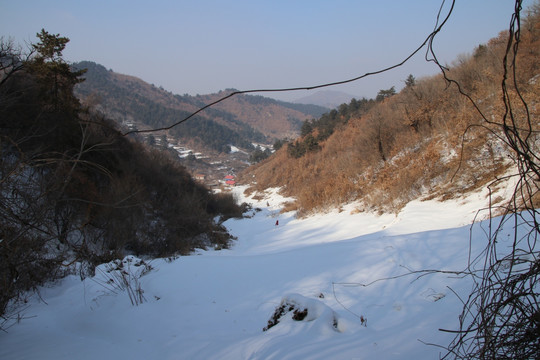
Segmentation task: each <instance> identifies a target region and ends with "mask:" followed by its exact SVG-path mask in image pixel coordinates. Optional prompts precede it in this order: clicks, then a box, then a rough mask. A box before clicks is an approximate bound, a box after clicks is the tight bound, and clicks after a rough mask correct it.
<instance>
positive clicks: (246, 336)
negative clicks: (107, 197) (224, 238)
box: [0, 188, 486, 360]
mask: <svg viewBox="0 0 540 360" xmlns="http://www.w3.org/2000/svg"><path fill="white" fill-rule="evenodd" d="M235 191H236V192H237V196H238V198H239V199H240V201H248V202H250V203H253V206H254V208H256V207H259V208H260V209H261V211H253V216H252V217H251V218H249V219H242V220H235V219H231V220H228V221H227V222H225V226H226V227H227V228H228V229H229V230H230V232H231V233H232V234H233V235H235V236H237V237H238V240H237V241H235V243H234V245H233V246H232V248H231V249H228V250H221V251H198V252H197V253H196V254H195V255H193V256H185V257H179V258H177V259H175V260H172V261H169V260H167V259H155V260H152V261H150V262H149V263H150V265H151V267H152V270H151V271H150V272H148V273H147V274H145V275H143V276H141V277H140V278H139V279H138V280H139V282H140V286H141V289H142V290H143V291H144V293H143V296H144V298H145V300H146V301H145V302H144V303H142V304H141V305H139V306H132V305H131V302H130V299H129V297H128V296H127V294H126V292H121V291H114V292H113V291H111V289H110V288H106V287H105V286H104V285H103V284H104V282H105V283H106V281H107V280H108V279H107V273H106V272H100V273H98V276H101V278H99V277H98V278H95V279H85V280H84V281H82V282H81V280H80V278H78V277H77V276H70V277H68V278H66V279H64V280H63V281H62V282H61V283H60V284H56V285H52V286H50V287H46V288H43V289H42V290H41V296H42V298H43V300H44V301H45V302H46V303H45V302H43V301H39V299H38V298H33V299H32V301H31V303H30V306H29V307H28V308H26V310H25V311H24V312H23V316H25V317H26V318H27V319H24V320H23V321H21V322H20V324H16V325H14V326H12V327H11V328H9V329H8V333H3V334H0V358H1V359H5V360H8V359H55V360H57V359H74V358H76V359H96V358H102V359H112V358H118V357H120V358H130V359H307V358H309V359H329V358H331V359H381V360H382V359H435V358H438V356H439V353H440V349H439V348H437V347H435V346H429V345H426V344H425V343H435V344H440V345H446V344H447V343H448V342H449V341H450V340H451V338H452V336H451V335H449V334H448V333H444V332H440V331H438V329H439V328H446V329H455V328H456V326H457V325H458V322H457V320H458V319H457V317H458V315H459V314H460V312H461V303H460V301H459V299H458V298H457V297H456V295H455V294H454V292H456V293H458V294H461V295H463V294H465V295H466V294H468V291H469V290H470V286H471V284H470V283H469V281H468V280H463V279H458V278H456V277H452V276H449V275H444V274H440V273H435V274H430V275H425V276H419V275H418V274H409V275H407V273H408V272H409V270H412V271H416V270H427V269H443V270H462V269H464V267H465V266H466V263H467V259H468V255H469V252H468V251H469V236H470V226H469V225H467V224H470V223H471V222H472V220H473V219H474V218H475V216H476V215H477V214H476V211H477V210H478V209H480V208H482V207H483V206H485V203H486V201H485V198H484V196H483V195H475V196H473V197H470V198H468V199H462V200H460V201H454V202H447V203H438V202H436V201H428V202H420V201H418V202H412V203H411V204H409V205H408V206H407V207H406V208H405V209H403V211H402V212H401V213H400V214H399V215H398V216H394V215H383V216H376V215H373V214H368V213H355V214H351V213H352V212H354V211H353V210H354V205H350V206H346V207H344V208H343V211H341V212H338V211H333V212H329V213H327V214H319V215H314V216H311V217H309V218H307V219H296V218H295V217H294V214H292V213H287V214H280V213H279V205H280V203H282V202H283V201H285V200H286V199H283V198H282V197H280V196H279V195H278V194H277V191H276V190H272V191H269V192H268V194H267V197H266V198H265V199H263V200H260V201H258V202H257V201H254V200H252V199H245V198H243V195H242V191H243V189H242V188H237V189H236V190H235ZM267 203H268V206H267ZM276 220H279V225H278V226H276V225H275V221H276ZM473 229H474V231H473V242H472V246H473V251H474V252H477V251H479V250H480V249H481V248H482V247H483V244H484V239H485V238H484V234H483V230H482V228H481V226H480V225H475V227H474V228H473ZM282 301H293V302H294V303H296V304H298V306H299V307H304V308H306V309H308V313H307V316H306V318H304V319H303V320H302V321H296V320H293V318H292V317H293V314H292V312H289V313H287V314H285V315H284V316H283V317H282V320H281V321H280V322H279V323H278V324H277V325H275V326H273V327H271V328H270V329H268V330H267V331H263V328H264V327H265V326H267V324H268V320H269V319H270V318H271V317H272V314H273V313H274V311H275V309H276V308H277V307H278V306H279V305H280V304H281V303H282ZM361 318H362V319H363V320H365V319H367V323H365V322H362V321H361ZM334 319H337V326H333V325H334Z"/></svg>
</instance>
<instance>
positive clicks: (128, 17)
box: [0, 0, 534, 99]
mask: <svg viewBox="0 0 540 360" xmlns="http://www.w3.org/2000/svg"><path fill="white" fill-rule="evenodd" d="M533 1H534V0H529V1H525V5H529V4H531V3H532V2H533ZM441 2H442V0H380V1H374V0H356V1H352V0H272V1H270V0H267V1H262V0H229V1H218V0H191V1H186V0H177V1H173V0H153V1H140V0H129V1H128V0H106V1H104V0H93V1H77V0H49V1H43V0H21V1H13V0H0V35H2V36H4V37H5V38H7V37H12V38H14V39H15V41H16V42H17V43H24V42H35V41H36V37H35V34H36V33H37V32H39V31H40V30H41V28H45V29H46V30H47V31H49V32H50V33H55V34H56V33H59V34H61V35H62V36H67V37H68V38H70V40H71V41H70V43H69V44H68V46H67V49H66V51H65V52H64V56H65V58H66V59H67V60H68V61H81V60H91V61H95V62H97V63H100V64H102V65H104V66H105V67H107V68H110V69H113V70H114V71H116V72H120V73H124V74H129V75H134V76H137V77H140V78H141V79H143V80H145V81H147V82H149V83H153V84H155V85H156V86H163V87H164V88H165V89H166V90H169V91H171V92H173V93H175V94H184V93H188V94H192V95H195V94H198V93H199V94H206V93H211V92H217V91H219V90H221V89H225V88H237V89H240V90H248V89H253V88H280V87H304V86H312V85H317V84H319V83H325V82H333V81H339V80H344V79H347V78H351V77H355V76H358V75H362V74H364V73H367V72H372V71H376V70H378V69H380V68H384V67H387V66H390V65H392V64H394V63H397V62H400V61H401V60H402V59H404V58H405V57H406V56H407V55H408V54H409V53H410V52H412V51H413V50H414V49H415V48H416V47H417V46H418V45H420V44H421V43H422V42H423V41H424V39H425V38H426V37H427V35H428V34H429V33H430V32H431V31H432V30H433V28H434V26H435V21H436V15H437V12H438V9H439V7H440V6H441ZM450 3H451V2H450V1H448V0H447V1H446V5H445V7H446V9H447V8H448V5H449V4H450ZM513 6H514V1H512V0H457V1H456V5H455V9H454V12H453V15H452V17H451V19H450V21H449V23H448V24H447V26H446V27H445V28H444V29H443V32H442V33H441V34H440V35H439V36H438V37H437V39H436V42H435V49H436V50H437V54H438V56H439V58H440V59H441V60H442V61H444V62H447V63H450V62H452V61H453V60H454V59H456V57H457V56H458V55H459V54H464V53H471V52H472V51H473V49H474V47H475V46H477V45H478V44H481V43H485V42H486V41H488V40H489V39H490V38H492V37H494V36H496V35H497V34H498V33H499V31H503V30H505V29H507V28H508V24H509V21H510V16H511V14H512V12H513ZM444 13H446V11H445V12H444ZM423 54H424V53H422V54H420V55H419V56H416V57H415V58H414V59H413V60H412V61H411V63H410V64H407V65H406V66H404V67H403V68H400V69H397V70H393V71H391V72H389V73H385V74H383V75H378V76H375V77H371V78H368V79H364V80H360V81H358V82H356V83H354V84H349V85H343V86H339V87H333V88H332V89H333V90H338V91H345V92H348V93H350V94H352V95H355V96H357V97H362V96H366V97H374V96H375V95H376V93H377V91H378V90H379V89H387V88H389V87H391V86H396V88H398V89H399V88H401V87H402V85H403V80H404V79H405V78H406V77H407V75H408V74H411V73H412V74H413V75H414V76H416V77H421V76H424V75H429V74H433V73H434V72H435V71H436V69H435V67H434V66H433V65H432V64H429V63H426V62H425V61H424V59H423ZM306 94H307V93H305V92H301V93H294V94H275V95H272V94H265V96H274V97H278V98H285V99H295V98H299V97H302V96H305V95H306Z"/></svg>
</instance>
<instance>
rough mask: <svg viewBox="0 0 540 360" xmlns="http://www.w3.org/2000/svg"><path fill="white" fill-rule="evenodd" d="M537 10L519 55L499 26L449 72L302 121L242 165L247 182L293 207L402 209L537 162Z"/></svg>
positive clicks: (539, 72)
mask: <svg viewBox="0 0 540 360" xmlns="http://www.w3.org/2000/svg"><path fill="white" fill-rule="evenodd" d="M535 9H536V10H537V11H532V12H531V14H530V15H529V16H528V18H527V19H526V20H525V21H524V25H523V26H522V27H521V32H520V36H521V37H520V41H521V43H520V45H519V52H518V53H517V56H515V58H514V55H513V54H509V53H508V52H507V49H510V47H508V31H503V32H501V33H500V34H499V35H498V36H497V37H495V38H493V39H491V40H490V41H489V42H488V43H486V44H481V45H479V46H477V47H476V48H475V49H471V52H472V53H471V54H470V55H462V56H460V57H459V58H458V59H457V60H456V61H454V62H453V63H451V64H450V65H448V66H447V67H448V69H447V70H446V76H447V78H446V79H445V78H444V77H443V75H437V76H433V77H428V78H422V79H415V77H414V76H413V75H411V76H409V78H407V79H406V81H405V84H406V86H405V88H404V89H403V90H402V91H400V92H399V93H396V92H395V90H394V88H391V89H389V90H381V91H380V92H379V95H378V96H377V99H373V100H366V99H363V100H360V101H357V100H354V99H353V101H351V103H350V104H343V105H342V106H340V107H339V108H338V109H335V110H332V111H331V112H330V113H328V114H325V115H324V116H323V117H321V118H320V119H318V120H316V121H310V122H306V123H305V124H304V125H303V127H302V136H301V137H300V138H298V139H296V140H294V141H291V142H289V143H288V144H285V145H284V146H282V148H281V149H280V150H279V151H277V152H276V153H275V154H274V155H272V156H271V157H270V158H268V159H266V160H265V161H263V162H261V163H259V164H257V165H255V166H253V167H251V168H250V169H248V172H247V173H246V174H245V175H246V176H245V177H244V179H245V181H246V182H247V181H252V179H255V180H256V185H255V186H254V189H257V190H263V189H266V188H269V187H281V188H282V189H283V192H284V195H287V196H293V197H295V198H296V199H297V202H296V203H295V204H291V208H294V207H296V208H298V209H300V210H302V211H304V212H307V211H311V210H321V209H325V208H334V207H336V206H339V205H340V204H343V203H345V202H349V201H353V200H360V201H362V202H363V203H364V205H365V209H370V210H373V209H375V210H379V211H399V209H401V207H403V206H404V205H405V204H407V203H408V202H409V201H411V200H413V199H418V198H425V197H442V198H448V197H453V196H459V195H460V194H464V193H466V192H468V191H471V190H477V189H481V188H484V187H486V186H488V185H489V184H491V189H495V188H496V185H498V182H497V181H496V179H498V178H503V177H504V176H505V175H507V174H508V173H507V172H508V171H511V170H512V169H513V167H514V166H515V163H516V162H517V161H518V160H519V159H521V158H522V157H523V158H527V157H530V158H534V159H538V157H537V154H538V153H539V151H540V149H539V148H538V144H539V143H540V142H539V140H540V139H539V138H538V134H539V130H540V129H539V128H538V126H539V125H538V124H539V123H540V122H539V117H540V113H539V112H540V106H538V105H539V104H538V101H539V99H540V60H539V59H540V11H538V9H539V8H538V6H537V7H536V8H535ZM494 35H495V34H494ZM515 48H516V49H517V47H515ZM505 60H506V63H505ZM505 64H506V72H505ZM514 70H515V72H514ZM449 79H451V80H452V81H449ZM504 79H506V81H505V83H504V86H501V84H503V80H504ZM458 85H459V87H458ZM460 91H461V92H462V93H460ZM464 94H466V95H464ZM516 146H520V147H522V148H523V149H522V150H516V149H515V148H516ZM516 152H518V153H519V154H522V155H520V156H521V157H517V158H516V156H515V153H516ZM523 154H525V155H523ZM498 200H501V199H498ZM535 201H536V200H535Z"/></svg>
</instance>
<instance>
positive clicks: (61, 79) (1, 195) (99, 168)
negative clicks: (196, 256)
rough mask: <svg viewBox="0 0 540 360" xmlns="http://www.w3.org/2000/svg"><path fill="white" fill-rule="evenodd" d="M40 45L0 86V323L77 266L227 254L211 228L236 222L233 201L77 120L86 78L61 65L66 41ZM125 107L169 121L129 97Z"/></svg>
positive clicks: (85, 117) (100, 123) (98, 125)
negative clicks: (224, 220)
mask: <svg viewBox="0 0 540 360" xmlns="http://www.w3.org/2000/svg"><path fill="white" fill-rule="evenodd" d="M38 37H39V38H40V40H41V42H40V43H38V44H37V45H35V49H36V50H37V53H36V54H35V55H34V56H33V57H30V58H29V59H27V60H25V61H24V63H23V66H21V68H20V70H19V71H18V72H17V73H16V74H13V75H11V76H10V78H9V79H7V80H6V81H3V82H2V83H1V86H0V294H1V295H0V317H1V316H3V315H4V313H5V312H6V310H7V309H8V306H9V304H10V303H12V302H13V301H16V300H17V299H20V298H21V297H22V296H24V293H25V292H26V291H28V290H31V289H34V288H36V286H38V285H40V284H43V283H44V282H45V281H48V280H51V279H54V278H57V277H60V276H63V275H64V274H65V272H66V271H67V270H68V269H70V268H69V267H68V266H66V265H65V264H70V263H75V262H79V263H81V264H82V265H81V267H80V271H81V272H80V274H81V277H85V276H88V275H91V274H92V271H93V269H94V267H95V265H97V264H99V263H102V262H106V261H110V260H112V259H115V258H118V257H122V256H124V255H125V254H127V253H134V254H138V255H148V256H169V255H173V254H177V253H180V254H185V253H188V252H190V251H192V250H193V249H194V248H196V247H207V246H216V247H226V246H227V245H228V243H229V241H230V235H229V234H228V233H227V232H226V231H225V229H224V228H223V227H221V226H220V225H218V224H216V223H215V222H214V219H215V217H216V216H222V217H230V216H241V208H240V207H239V206H238V205H237V204H236V203H235V202H234V199H233V198H232V196H227V195H220V196H215V195H213V194H212V193H211V192H210V191H209V189H207V188H206V187H204V186H203V185H201V184H199V183H197V182H195V181H194V180H193V179H192V178H191V176H190V175H189V174H188V172H187V171H186V170H185V169H184V168H183V167H182V166H180V165H179V164H178V162H177V161H174V160H173V159H172V158H170V157H169V156H168V155H167V153H166V152H161V151H158V150H152V149H150V148H147V147H145V146H144V145H142V144H141V143H138V142H136V141H134V140H133V139H131V138H127V137H125V136H122V134H121V132H120V131H119V130H117V128H116V125H115V124H114V123H113V122H112V121H110V120H108V119H106V118H105V117H104V116H103V115H100V114H96V113H93V112H92V111H90V110H89V109H83V108H82V107H81V105H80V104H79V102H78V100H77V98H76V97H75V96H74V94H73V86H74V85H75V84H76V83H78V82H79V81H80V78H79V76H80V75H81V74H82V73H83V72H82V71H81V70H80V69H79V70H75V71H71V70H70V69H69V67H67V65H66V64H65V63H64V62H63V60H62V58H61V52H62V50H63V49H64V47H65V44H66V43H67V41H68V39H67V38H63V37H60V36H59V35H50V34H48V33H47V32H45V31H44V30H43V31H42V32H41V33H40V34H38ZM4 48H5V47H4ZM2 56H13V54H7V55H6V54H4V53H2ZM0 60H1V61H3V60H4V58H2V59H0ZM89 65H92V64H89ZM97 70H98V71H97V72H96V74H98V75H97V76H98V77H99V76H103V77H105V76H107V71H106V70H105V69H104V68H100V67H97ZM132 105H133V106H137V105H138V106H139V107H138V108H137V110H138V111H141V112H143V111H155V112H160V111H161V113H159V114H160V115H164V116H165V115H166V114H167V113H166V110H164V108H160V107H154V108H151V109H150V110H148V109H146V108H145V107H144V106H142V105H141V104H137V99H136V98H135V99H134V100H133V104H132ZM194 123H196V124H197V122H194ZM198 124H199V126H201V125H205V126H206V127H203V128H202V130H203V131H207V132H211V131H213V129H214V128H213V126H214V127H215V126H216V124H212V123H211V122H205V121H200V122H198ZM216 131H221V133H222V134H223V133H225V131H222V130H221V129H220V128H219V127H217V130H216ZM220 136H221V137H222V138H223V137H224V136H223V135H220ZM227 136H228V137H227ZM232 136H233V135H226V136H225V139H226V140H230V139H231V137H232ZM219 145H220V146H224V143H219ZM216 146H218V145H216Z"/></svg>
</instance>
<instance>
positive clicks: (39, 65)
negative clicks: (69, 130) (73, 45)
mask: <svg viewBox="0 0 540 360" xmlns="http://www.w3.org/2000/svg"><path fill="white" fill-rule="evenodd" d="M36 36H37V37H38V38H39V40H40V41H39V42H38V43H37V44H32V47H33V49H34V51H35V52H36V56H34V57H33V58H32V59H31V60H29V62H28V63H27V68H28V70H29V72H30V73H32V74H33V75H35V76H36V77H37V79H38V82H39V85H40V88H41V92H42V100H43V101H44V103H45V104H46V105H48V106H47V108H48V109H49V110H51V111H53V112H58V111H60V110H63V111H70V110H71V111H77V110H79V109H80V103H79V100H78V99H77V98H76V97H75V96H74V95H73V87H74V86H75V85H76V84H78V83H80V82H82V81H83V79H80V78H79V76H81V75H82V74H84V73H85V72H86V70H78V71H72V69H71V67H70V66H69V64H68V63H66V62H65V61H64V59H63V58H62V51H64V49H65V47H66V44H67V43H68V42H69V39H68V38H67V37H63V36H60V35H59V34H56V35H54V34H49V33H48V32H47V31H45V30H44V29H41V32H39V33H37V34H36Z"/></svg>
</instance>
